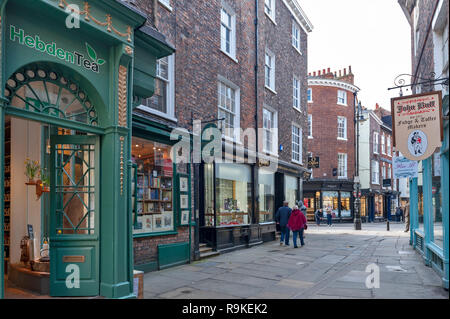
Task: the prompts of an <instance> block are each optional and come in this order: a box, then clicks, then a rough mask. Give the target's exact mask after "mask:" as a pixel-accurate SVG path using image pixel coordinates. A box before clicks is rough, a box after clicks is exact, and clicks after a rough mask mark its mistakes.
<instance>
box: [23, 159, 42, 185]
mask: <svg viewBox="0 0 450 319" xmlns="http://www.w3.org/2000/svg"><path fill="white" fill-rule="evenodd" d="M40 168H41V166H40V165H39V162H38V161H32V160H30V159H29V158H27V160H26V161H25V176H26V177H27V178H28V182H27V183H26V184H27V185H36V181H35V180H34V179H35V178H36V177H37V176H38V174H39V170H40Z"/></svg>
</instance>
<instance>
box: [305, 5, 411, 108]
mask: <svg viewBox="0 0 450 319" xmlns="http://www.w3.org/2000/svg"><path fill="white" fill-rule="evenodd" d="M298 2H299V3H300V6H301V7H302V9H303V11H304V12H305V14H306V16H307V17H308V19H309V20H310V21H311V23H312V25H313V27H314V29H313V30H312V32H310V33H308V72H311V73H312V72H313V71H318V70H323V69H328V68H330V69H331V71H332V72H334V71H337V72H338V73H339V70H343V69H344V68H347V72H348V67H349V65H351V67H352V72H353V74H354V76H355V83H354V84H355V85H356V86H357V87H359V88H360V92H359V93H358V99H359V100H360V101H361V104H362V105H363V106H364V107H367V108H369V109H374V108H375V104H376V103H378V104H379V105H380V106H381V107H383V108H385V109H389V110H390V108H391V102H390V99H391V98H392V97H397V96H399V90H390V91H388V88H390V87H393V86H394V79H395V78H396V76H397V75H399V74H403V73H407V74H411V35H410V26H409V23H408V21H407V20H406V16H405V15H404V13H403V11H402V9H401V8H400V5H399V4H398V2H397V0H376V1H374V0H340V1H337V0H298ZM404 94H405V95H407V94H408V92H404Z"/></svg>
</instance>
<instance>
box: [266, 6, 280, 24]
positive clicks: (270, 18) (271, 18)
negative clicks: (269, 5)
mask: <svg viewBox="0 0 450 319" xmlns="http://www.w3.org/2000/svg"><path fill="white" fill-rule="evenodd" d="M264 13H265V15H266V16H267V17H268V18H269V20H270V21H272V23H273V24H274V25H275V26H277V25H278V24H277V23H276V22H275V19H274V17H272V16H271V15H270V14H268V13H267V12H266V10H264Z"/></svg>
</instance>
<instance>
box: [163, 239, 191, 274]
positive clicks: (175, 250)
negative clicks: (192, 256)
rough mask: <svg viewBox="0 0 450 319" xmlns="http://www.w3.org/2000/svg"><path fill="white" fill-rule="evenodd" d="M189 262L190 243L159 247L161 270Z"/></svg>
mask: <svg viewBox="0 0 450 319" xmlns="http://www.w3.org/2000/svg"><path fill="white" fill-rule="evenodd" d="M187 262H189V242H183V243H175V244H167V245H158V264H159V269H165V268H168V267H172V266H176V265H181V264H185V263H187Z"/></svg>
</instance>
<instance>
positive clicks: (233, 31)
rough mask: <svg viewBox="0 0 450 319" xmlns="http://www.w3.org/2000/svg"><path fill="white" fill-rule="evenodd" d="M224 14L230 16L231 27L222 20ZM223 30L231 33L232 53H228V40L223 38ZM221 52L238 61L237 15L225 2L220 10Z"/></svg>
mask: <svg viewBox="0 0 450 319" xmlns="http://www.w3.org/2000/svg"><path fill="white" fill-rule="evenodd" d="M223 12H225V14H227V15H228V16H229V20H230V21H229V24H230V25H226V24H224V22H223V19H222V17H223V16H222V14H223ZM223 28H225V29H226V30H228V31H229V33H230V40H229V42H230V43H229V45H230V52H227V46H226V45H227V43H226V41H227V40H226V38H225V39H224V38H223V36H222V30H223ZM224 41H225V42H224ZM220 50H221V51H222V52H223V53H224V54H226V55H227V56H229V57H230V58H231V59H233V60H235V61H237V60H236V13H235V12H234V10H233V9H232V8H231V7H230V6H228V5H227V4H226V3H223V2H222V6H221V8H220Z"/></svg>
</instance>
